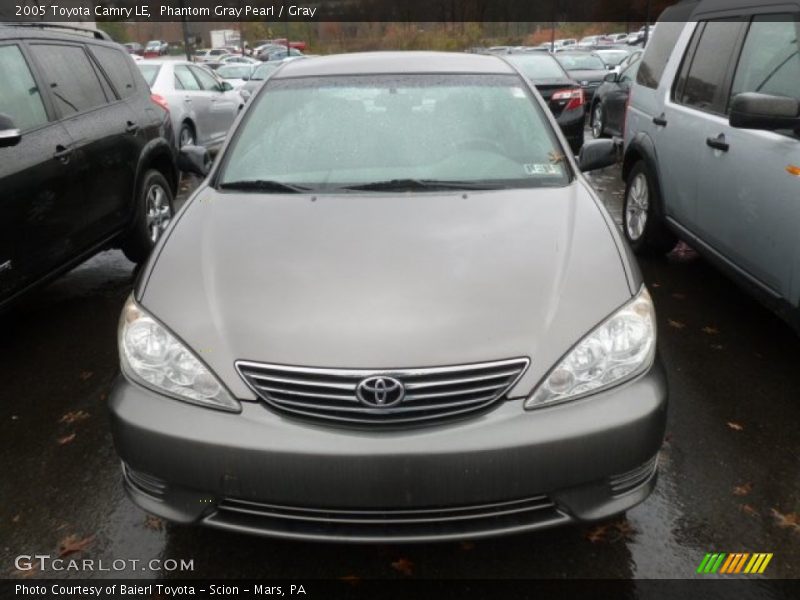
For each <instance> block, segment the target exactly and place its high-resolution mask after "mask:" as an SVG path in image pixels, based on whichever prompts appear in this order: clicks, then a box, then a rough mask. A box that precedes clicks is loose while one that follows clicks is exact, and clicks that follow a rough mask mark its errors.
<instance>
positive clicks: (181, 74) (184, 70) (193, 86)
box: [175, 65, 200, 91]
mask: <svg viewBox="0 0 800 600" xmlns="http://www.w3.org/2000/svg"><path fill="white" fill-rule="evenodd" d="M175 79H177V80H178V82H180V89H182V90H192V91H194V90H198V91H199V90H200V84H199V83H197V79H195V78H194V75H192V72H191V71H189V67H187V66H185V65H180V66H178V67H175ZM176 87H178V86H176Z"/></svg>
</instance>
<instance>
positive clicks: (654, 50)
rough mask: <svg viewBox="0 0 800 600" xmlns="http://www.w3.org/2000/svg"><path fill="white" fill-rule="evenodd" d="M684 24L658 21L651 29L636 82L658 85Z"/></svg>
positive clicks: (646, 85) (644, 84) (645, 84)
mask: <svg viewBox="0 0 800 600" xmlns="http://www.w3.org/2000/svg"><path fill="white" fill-rule="evenodd" d="M665 12H666V11H665ZM685 25H686V23H682V22H680V21H659V22H658V27H656V29H655V31H653V37H652V38H651V39H650V41H649V43H648V44H647V50H645V53H644V56H643V57H642V61H641V62H642V66H641V67H639V73H638V74H637V77H636V83H638V84H640V85H643V86H645V87H649V88H652V89H656V88H657V87H658V84H659V83H661V76H662V75H663V74H664V69H665V68H666V66H667V61H669V57H670V55H671V54H672V50H673V48H675V43H676V42H677V41H678V37H679V36H680V34H681V32H682V31H683V28H684V26H685Z"/></svg>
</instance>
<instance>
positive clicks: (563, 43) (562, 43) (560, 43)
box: [555, 38, 578, 49]
mask: <svg viewBox="0 0 800 600" xmlns="http://www.w3.org/2000/svg"><path fill="white" fill-rule="evenodd" d="M555 45H556V48H573V49H575V48H577V46H578V40H576V39H574V38H567V39H562V40H556V44H555Z"/></svg>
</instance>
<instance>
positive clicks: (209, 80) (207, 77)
mask: <svg viewBox="0 0 800 600" xmlns="http://www.w3.org/2000/svg"><path fill="white" fill-rule="evenodd" d="M189 68H190V69H191V70H192V72H193V73H194V75H195V77H197V80H198V81H199V82H200V87H202V88H203V92H204V93H206V94H207V95H208V98H209V100H210V103H211V106H210V115H211V118H210V121H211V123H212V124H213V125H212V132H213V133H212V136H211V141H212V142H213V143H220V142H222V141H223V140H224V139H225V136H226V135H227V134H228V129H230V127H231V125H232V124H233V120H234V119H235V118H236V114H237V113H238V111H239V104H240V100H239V98H240V96H239V93H238V92H235V91H233V90H227V91H226V90H224V89H223V87H222V82H221V81H219V80H218V79H217V78H216V77H214V76H213V75H212V74H211V73H209V72H208V71H207V70H206V69H203V68H202V67H197V66H190V67H189Z"/></svg>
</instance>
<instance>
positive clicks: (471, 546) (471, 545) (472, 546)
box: [461, 542, 475, 550]
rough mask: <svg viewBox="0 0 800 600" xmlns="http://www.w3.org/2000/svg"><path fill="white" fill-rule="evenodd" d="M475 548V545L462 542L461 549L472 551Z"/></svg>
mask: <svg viewBox="0 0 800 600" xmlns="http://www.w3.org/2000/svg"><path fill="white" fill-rule="evenodd" d="M474 548H475V544H473V543H472V542H461V549H462V550H472V549H474Z"/></svg>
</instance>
